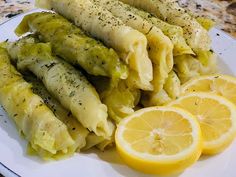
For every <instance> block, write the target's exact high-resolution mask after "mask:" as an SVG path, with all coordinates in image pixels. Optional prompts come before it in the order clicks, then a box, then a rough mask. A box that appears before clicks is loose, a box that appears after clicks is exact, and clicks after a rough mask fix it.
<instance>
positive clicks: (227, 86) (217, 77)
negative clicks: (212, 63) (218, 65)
mask: <svg viewBox="0 0 236 177" xmlns="http://www.w3.org/2000/svg"><path fill="white" fill-rule="evenodd" d="M181 91H182V93H188V92H193V91H201V92H212V93H215V94H218V95H221V96H224V97H226V98H227V99H229V100H230V101H232V102H233V103H234V104H236V96H235V95H236V78H235V77H232V76H228V75H221V74H214V75H205V76H199V77H196V78H194V79H192V80H190V81H188V82H186V83H185V84H184V85H183V86H182V88H181Z"/></svg>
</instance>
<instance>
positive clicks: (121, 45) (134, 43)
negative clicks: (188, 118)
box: [37, 0, 153, 90]
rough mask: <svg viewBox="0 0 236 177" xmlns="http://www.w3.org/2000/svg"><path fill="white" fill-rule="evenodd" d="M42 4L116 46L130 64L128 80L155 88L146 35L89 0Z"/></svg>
mask: <svg viewBox="0 0 236 177" xmlns="http://www.w3.org/2000/svg"><path fill="white" fill-rule="evenodd" d="M37 4H38V5H39V6H40V7H47V8H53V9H54V10H55V11H56V12H58V13H59V14H62V15H63V16H64V17H66V18H68V19H70V20H72V21H73V22H74V23H75V24H76V25H77V26H79V27H81V28H82V29H83V30H85V31H86V32H88V33H89V34H91V35H92V36H94V37H96V38H98V39H100V40H102V41H103V42H104V43H105V44H106V45H107V46H110V47H112V48H114V49H115V51H116V52H117V53H118V54H119V56H120V57H121V58H122V59H123V61H125V62H126V63H127V64H128V66H129V76H128V83H129V84H130V85H132V86H133V87H136V88H140V89H143V90H152V84H151V83H150V82H151V80H152V79H153V73H152V63H151V60H150V59H149V57H148V52H147V39H146V37H145V36H144V35H143V34H142V33H140V32H139V31H137V30H134V29H133V28H131V27H129V26H126V25H125V24H124V23H123V22H122V21H121V20H120V19H118V18H116V17H115V16H113V15H112V13H110V12H109V11H108V10H106V9H104V8H102V7H99V6H97V5H95V4H93V3H92V2H91V1H90V0H38V1H37Z"/></svg>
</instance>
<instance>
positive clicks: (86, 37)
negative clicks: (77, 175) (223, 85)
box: [0, 0, 217, 159]
mask: <svg viewBox="0 0 236 177" xmlns="http://www.w3.org/2000/svg"><path fill="white" fill-rule="evenodd" d="M36 4H37V6H39V7H41V8H45V9H53V11H50V12H49V11H47V12H36V13H31V14H29V15H26V16H25V17H24V18H23V20H22V21H21V23H20V24H19V25H18V27H17V28H16V29H15V33H16V34H17V35H18V36H22V35H24V34H26V33H28V32H30V33H32V34H30V35H27V36H24V37H22V38H20V39H19V40H18V41H16V42H8V43H5V44H4V47H2V48H1V50H0V52H1V53H0V54H1V55H0V57H1V58H0V59H1V60H0V64H1V65H0V69H1V68H2V69H1V71H0V75H3V74H4V77H1V79H0V81H1V83H0V102H1V104H2V105H3V106H4V108H5V109H6V111H7V113H8V114H9V116H10V117H12V118H13V120H14V121H15V122H16V126H17V128H18V129H19V130H20V132H22V134H23V135H24V137H25V138H26V139H27V140H28V141H29V148H28V150H29V152H31V153H34V154H38V155H39V156H41V157H42V158H45V159H47V158H53V159H57V158H60V157H65V156H68V155H72V154H73V153H74V152H76V151H81V150H82V151H83V150H87V149H90V148H92V147H94V146H96V147H98V148H99V149H101V150H104V149H105V148H106V147H109V146H111V145H113V144H114V143H113V142H114V131H115V127H116V125H117V124H118V123H119V122H120V121H121V120H122V119H123V118H125V117H126V116H128V115H130V114H132V113H133V112H134V111H135V110H137V109H141V108H142V107H148V106H156V105H164V104H166V103H168V102H169V101H171V100H173V99H176V98H177V97H178V96H179V95H180V88H181V85H182V84H183V83H185V82H186V81H188V80H189V79H191V78H193V77H195V76H198V75H204V74H211V73H214V72H216V71H217V68H216V55H215V54H214V52H213V51H212V50H211V40H210V37H209V35H208V30H209V28H210V27H211V25H212V24H213V23H212V22H211V21H210V20H207V19H206V20H204V19H203V21H204V23H202V21H199V20H197V19H196V18H195V17H193V16H192V15H191V14H188V13H187V12H186V11H185V10H184V9H182V8H181V7H180V6H179V5H178V3H177V2H176V1H173V0H166V1H162V0H36ZM199 22H200V23H199ZM11 63H13V64H14V65H15V67H16V68H17V70H18V71H16V69H15V68H14V67H13V65H12V64H11ZM7 67H8V68H14V69H13V70H12V69H4V68H7ZM7 72H8V73H7ZM19 72H20V73H21V74H23V75H24V79H25V80H26V81H25V80H24V79H23V76H22V75H20V74H19ZM5 75H6V77H5ZM12 75H14V77H11V76H12ZM16 88H17V89H16ZM18 88H19V89H18ZM19 91H20V92H25V94H22V95H21V96H19V97H18V95H19V94H20V93H19ZM5 94H7V97H8V98H9V99H8V100H6V99H5V98H4V97H3V96H1V95H5ZM18 99H19V100H18ZM22 99H23V100H25V101H26V102H25V103H21V102H20V101H22ZM9 100H10V101H9ZM13 100H14V101H13ZM15 100H17V101H15ZM15 102H17V103H18V104H20V106H21V109H19V108H18V107H17V105H18V104H17V105H16V103H15ZM38 104H40V105H41V104H42V105H43V109H42V110H41V109H40V108H41V106H38ZM28 107H30V108H28ZM23 109H26V110H27V111H25V112H23V111H22V110H23ZM34 112H35V113H34ZM36 112H37V113H41V114H42V116H39V115H38V114H36ZM14 115H17V116H19V117H20V118H19V119H16V117H17V116H14ZM54 122H55V123H54ZM58 127H59V128H58ZM44 135H45V136H44ZM65 139H66V140H65ZM62 142H63V143H62Z"/></svg>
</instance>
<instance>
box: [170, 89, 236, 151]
mask: <svg viewBox="0 0 236 177" xmlns="http://www.w3.org/2000/svg"><path fill="white" fill-rule="evenodd" d="M169 106H176V107H179V108H184V109H185V110H187V111H189V112H190V113H192V114H193V115H195V116H196V117H197V119H198V122H199V123H200V126H201V130H202V136H203V153H204V154H216V153H219V152H221V151H222V150H224V149H225V148H226V147H227V146H228V145H229V144H230V143H231V142H232V141H233V140H234V138H235V135H236V106H235V105H234V104H233V103H232V102H230V101H229V100H228V99H226V98H224V97H222V96H218V95H215V94H212V93H203V92H192V93H188V94H186V95H184V96H181V97H180V98H178V99H177V100H175V101H173V102H171V103H169Z"/></svg>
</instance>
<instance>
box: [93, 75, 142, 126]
mask: <svg viewBox="0 0 236 177" xmlns="http://www.w3.org/2000/svg"><path fill="white" fill-rule="evenodd" d="M90 81H91V82H92V83H93V85H94V86H95V88H96V89H97V90H98V93H99V95H100V97H101V99H102V102H103V103H104V104H106V106H107V108H108V116H109V118H111V119H113V120H114V121H115V122H116V123H117V124H118V123H119V122H120V121H121V120H122V119H123V118H124V117H126V116H128V115H130V114H132V113H133V112H134V107H135V106H136V105H137V104H138V102H139V100H140V96H141V92H140V90H139V89H136V88H132V87H129V86H128V85H127V84H126V82H125V81H123V80H120V82H119V83H118V85H117V87H110V86H109V81H108V80H107V79H106V78H100V77H93V78H92V77H90Z"/></svg>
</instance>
